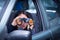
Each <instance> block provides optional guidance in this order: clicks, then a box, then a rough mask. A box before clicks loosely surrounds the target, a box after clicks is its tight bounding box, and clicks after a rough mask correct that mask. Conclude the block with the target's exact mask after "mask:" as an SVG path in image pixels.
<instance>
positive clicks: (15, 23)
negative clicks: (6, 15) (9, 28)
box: [12, 17, 20, 26]
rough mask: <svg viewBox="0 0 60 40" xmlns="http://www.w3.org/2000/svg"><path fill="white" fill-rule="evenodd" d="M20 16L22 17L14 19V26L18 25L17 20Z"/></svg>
mask: <svg viewBox="0 0 60 40" xmlns="http://www.w3.org/2000/svg"><path fill="white" fill-rule="evenodd" d="M19 18H20V17H16V18H15V19H14V20H13V22H12V25H13V26H16V25H17V22H16V21H17V19H19Z"/></svg>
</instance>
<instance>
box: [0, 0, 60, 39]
mask: <svg viewBox="0 0 60 40" xmlns="http://www.w3.org/2000/svg"><path fill="white" fill-rule="evenodd" d="M9 1H10V0H8V1H7V0H1V1H0V14H1V15H0V21H1V20H2V18H3V15H5V14H4V12H5V9H6V7H7V5H8V4H9ZM11 1H12V0H11ZM14 1H15V0H14ZM12 2H13V1H12ZM1 3H2V4H1ZM6 3H7V4H6ZM5 4H6V5H5ZM41 4H42V5H41ZM3 6H4V7H3ZM10 6H12V4H11V5H10ZM10 6H9V7H10ZM37 6H38V7H37ZM42 8H43V9H42ZM2 9H3V10H2ZM38 9H40V10H38ZM21 10H25V11H26V12H28V14H29V15H30V16H31V18H32V19H33V20H34V28H33V30H32V33H31V32H30V31H26V30H17V29H16V28H15V27H13V26H12V25H11V23H12V21H13V19H14V18H15V17H16V16H17V14H18V13H17V12H18V11H21ZM2 11H3V12H2ZM59 11H60V9H59V3H58V2H57V1H55V0H49V1H48V0H16V2H15V4H14V6H13V8H12V9H11V12H10V15H9V18H8V20H7V22H6V25H4V29H3V30H2V32H1V33H0V40H3V39H4V40H56V39H57V40H60V31H59V30H60V27H59V26H60V15H59V13H60V12H59ZM8 12H9V11H8ZM8 14H9V13H7V15H8ZM44 14H46V15H47V16H46V15H45V16H46V17H45V16H44ZM43 16H44V17H43ZM6 18H7V17H5V18H4V19H6ZM46 19H47V20H46ZM3 22H5V20H3ZM44 22H46V23H47V22H48V23H47V25H48V26H45V25H46V23H45V24H44ZM3 24H4V23H2V22H0V26H2V25H3ZM45 27H46V28H45ZM54 28H55V29H54ZM0 29H2V27H1V28H0ZM50 29H51V30H50Z"/></svg>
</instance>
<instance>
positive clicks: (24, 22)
mask: <svg viewBox="0 0 60 40" xmlns="http://www.w3.org/2000/svg"><path fill="white" fill-rule="evenodd" d="M12 26H14V27H16V28H17V29H22V30H32V29H33V27H34V22H33V19H32V18H31V15H29V13H27V12H25V11H19V12H18V16H17V17H16V18H14V19H13V21H12Z"/></svg>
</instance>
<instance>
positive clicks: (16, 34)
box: [7, 30, 31, 40]
mask: <svg viewBox="0 0 60 40" xmlns="http://www.w3.org/2000/svg"><path fill="white" fill-rule="evenodd" d="M7 40H31V33H30V32H29V31H25V30H15V31H13V32H11V33H9V35H8V37H7Z"/></svg>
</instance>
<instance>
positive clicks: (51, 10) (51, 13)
mask: <svg viewBox="0 0 60 40" xmlns="http://www.w3.org/2000/svg"><path fill="white" fill-rule="evenodd" d="M41 2H42V4H43V7H44V9H45V12H46V14H47V18H48V21H49V24H50V26H56V25H57V24H60V23H59V22H60V21H59V16H60V15H59V12H58V11H60V10H57V9H59V8H58V5H59V4H57V3H58V2H57V0H56V1H54V0H41Z"/></svg>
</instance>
